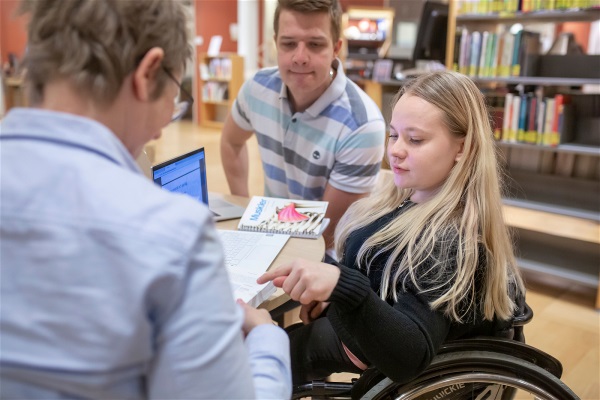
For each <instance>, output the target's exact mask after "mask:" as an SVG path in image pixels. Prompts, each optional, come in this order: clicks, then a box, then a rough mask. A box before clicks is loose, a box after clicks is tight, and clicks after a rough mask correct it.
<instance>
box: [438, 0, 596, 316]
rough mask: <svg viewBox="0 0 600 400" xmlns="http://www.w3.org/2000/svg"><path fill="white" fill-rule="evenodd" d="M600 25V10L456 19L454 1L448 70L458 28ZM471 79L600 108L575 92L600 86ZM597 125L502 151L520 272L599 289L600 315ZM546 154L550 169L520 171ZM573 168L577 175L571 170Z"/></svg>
mask: <svg viewBox="0 0 600 400" xmlns="http://www.w3.org/2000/svg"><path fill="white" fill-rule="evenodd" d="M599 19H600V9H586V10H552V11H538V12H530V13H513V14H511V15H506V14H502V13H500V14H485V15H475V14H469V15H457V1H456V0H451V1H450V14H449V20H448V33H447V37H448V42H447V44H446V66H447V67H448V68H452V65H453V55H454V46H455V40H454V38H455V32H456V30H457V25H460V26H466V27H467V28H468V29H474V30H484V29H486V30H488V29H489V30H491V29H493V28H494V27H495V26H497V25H499V24H504V25H509V24H512V23H521V24H526V23H562V22H571V21H596V20H599ZM472 79H473V81H474V82H475V83H476V84H478V85H479V86H481V87H482V88H483V87H488V86H490V85H492V86H493V87H507V88H508V87H509V86H511V85H512V86H515V85H522V86H535V87H539V88H541V89H542V90H543V91H547V90H548V91H550V92H552V91H553V90H554V91H556V92H560V93H565V94H573V95H575V96H593V98H588V99H586V100H584V101H586V102H588V103H589V104H592V106H591V107H590V108H592V109H593V108H597V107H595V106H594V104H598V102H599V99H600V95H598V94H591V95H588V94H581V92H579V93H578V92H577V89H574V88H573V87H577V86H582V85H587V84H596V85H597V84H600V80H598V79H580V78H568V77H530V76H518V77H507V78H504V77H491V78H487V77H486V78H477V77H473V78H472ZM580 104H581V103H580ZM575 112H576V118H580V117H582V116H581V115H577V113H578V112H579V113H581V111H580V110H579V111H575ZM588 114H590V115H588ZM588 114H586V115H585V117H586V118H587V120H588V121H589V120H590V119H593V120H597V119H600V110H596V111H592V112H591V113H588ZM580 119H581V118H580ZM593 126H595V125H593V124H590V125H589V127H588V126H587V125H586V126H585V127H584V129H581V128H578V129H577V130H575V132H574V136H575V137H574V140H575V142H574V143H564V144H559V145H558V146H556V147H547V146H538V145H532V144H524V143H505V142H498V144H499V146H500V149H501V151H502V152H503V153H504V155H505V157H504V158H505V159H506V160H507V164H506V169H505V171H506V175H507V178H508V179H507V183H508V186H509V188H508V190H509V196H510V197H509V198H506V199H505V200H504V203H505V205H504V213H505V218H506V221H507V224H508V225H510V226H512V227H513V228H514V230H515V236H516V243H517V254H518V257H519V258H518V262H519V265H520V267H521V268H522V269H523V270H525V271H530V272H533V273H535V274H545V275H547V276H551V277H552V278H553V279H559V280H561V281H565V280H566V281H571V282H575V283H577V284H582V285H585V286H591V287H594V288H596V290H597V293H598V295H597V301H596V307H597V308H600V288H599V286H600V177H599V175H600V131H598V132H592V130H595V129H593ZM587 130H589V131H587ZM578 141H579V143H578ZM542 152H543V153H545V157H546V160H548V159H550V160H551V162H550V163H549V164H547V165H546V167H545V168H542V167H538V169H537V170H536V169H535V168H533V169H532V168H531V162H529V164H528V163H527V160H525V162H524V163H522V164H521V165H519V163H511V160H510V157H513V156H514V157H517V160H515V161H519V158H521V159H523V158H530V159H531V158H535V157H538V158H539V157H540V153H542ZM513 160H514V158H513ZM521 161H522V160H521ZM559 164H560V165H559ZM566 164H569V165H570V168H568V167H567V168H565V167H564V165H566ZM578 164H579V165H578ZM538 165H539V164H538ZM548 165H550V168H549V167H548Z"/></svg>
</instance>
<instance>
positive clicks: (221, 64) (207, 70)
mask: <svg viewBox="0 0 600 400" xmlns="http://www.w3.org/2000/svg"><path fill="white" fill-rule="evenodd" d="M200 78H202V79H203V80H208V79H223V80H229V79H231V59H229V58H211V59H210V61H209V62H208V64H206V63H201V64H200Z"/></svg>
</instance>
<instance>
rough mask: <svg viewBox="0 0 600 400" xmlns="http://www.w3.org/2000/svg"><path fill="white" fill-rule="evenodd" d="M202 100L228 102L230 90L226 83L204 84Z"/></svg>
mask: <svg viewBox="0 0 600 400" xmlns="http://www.w3.org/2000/svg"><path fill="white" fill-rule="evenodd" d="M202 99H203V100H204V101H227V100H228V99H229V88H228V85H227V83H225V82H204V84H203V85H202Z"/></svg>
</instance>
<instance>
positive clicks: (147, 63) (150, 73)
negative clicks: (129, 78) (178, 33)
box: [133, 47, 165, 101]
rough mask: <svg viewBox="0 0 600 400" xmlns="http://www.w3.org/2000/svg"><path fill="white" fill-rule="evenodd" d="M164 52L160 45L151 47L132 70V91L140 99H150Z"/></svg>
mask: <svg viewBox="0 0 600 400" xmlns="http://www.w3.org/2000/svg"><path fill="white" fill-rule="evenodd" d="M164 56H165V52H164V50H163V49H161V48H160V47H153V48H151V49H150V50H148V52H146V54H145V55H144V57H143V58H142V60H141V61H140V63H139V64H138V66H137V68H136V69H135V70H134V71H133V92H134V96H135V97H136V98H137V99H138V100H140V101H149V100H152V94H153V93H154V89H155V88H156V77H157V76H158V74H159V72H160V69H161V65H162V60H163V58H164Z"/></svg>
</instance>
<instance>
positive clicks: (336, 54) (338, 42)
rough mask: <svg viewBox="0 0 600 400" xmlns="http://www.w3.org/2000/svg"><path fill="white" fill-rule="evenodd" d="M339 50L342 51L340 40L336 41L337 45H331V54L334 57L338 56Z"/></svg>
mask: <svg viewBox="0 0 600 400" xmlns="http://www.w3.org/2000/svg"><path fill="white" fill-rule="evenodd" d="M340 50H342V39H338V41H337V43H334V44H333V54H334V55H335V56H336V57H337V56H339V55H340Z"/></svg>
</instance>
